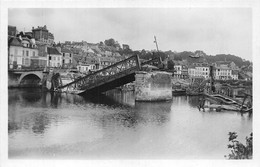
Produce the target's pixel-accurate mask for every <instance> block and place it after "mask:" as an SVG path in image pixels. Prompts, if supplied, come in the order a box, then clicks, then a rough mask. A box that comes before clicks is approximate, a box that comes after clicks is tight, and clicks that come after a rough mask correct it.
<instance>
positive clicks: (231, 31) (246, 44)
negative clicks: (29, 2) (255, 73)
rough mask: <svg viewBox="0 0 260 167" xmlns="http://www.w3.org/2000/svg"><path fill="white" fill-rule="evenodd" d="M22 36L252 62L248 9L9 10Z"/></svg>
mask: <svg viewBox="0 0 260 167" xmlns="http://www.w3.org/2000/svg"><path fill="white" fill-rule="evenodd" d="M8 25H12V26H16V27H17V28H18V30H19V31H31V30H32V27H37V26H44V25H46V26H47V29H48V30H49V31H50V32H51V33H53V34H54V38H55V39H54V40H55V42H64V41H82V40H84V41H87V42H90V43H98V42H100V41H104V40H106V39H109V38H113V39H115V40H116V41H118V42H119V43H120V44H128V45H129V46H130V48H131V49H133V50H142V49H146V50H153V49H156V46H155V43H154V36H156V38H157V42H158V46H159V50H162V51H168V50H172V51H177V52H182V51H196V50H203V51H204V52H205V53H206V54H208V55H216V54H233V55H236V56H239V57H241V58H243V59H246V60H252V11H251V9H250V8H74V9H73V8H48V9H47V8H11V9H9V10H8Z"/></svg>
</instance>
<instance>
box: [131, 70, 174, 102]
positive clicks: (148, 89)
mask: <svg viewBox="0 0 260 167" xmlns="http://www.w3.org/2000/svg"><path fill="white" fill-rule="evenodd" d="M170 99H172V80H171V73H167V72H137V73H136V75H135V100H136V101H163V100H170Z"/></svg>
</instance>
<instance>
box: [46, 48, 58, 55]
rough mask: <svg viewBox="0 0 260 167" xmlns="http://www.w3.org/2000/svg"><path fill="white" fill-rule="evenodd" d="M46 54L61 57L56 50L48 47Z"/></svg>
mask: <svg viewBox="0 0 260 167" xmlns="http://www.w3.org/2000/svg"><path fill="white" fill-rule="evenodd" d="M47 52H48V54H53V55H61V54H60V52H59V51H58V50H57V49H56V48H51V47H48V48H47Z"/></svg>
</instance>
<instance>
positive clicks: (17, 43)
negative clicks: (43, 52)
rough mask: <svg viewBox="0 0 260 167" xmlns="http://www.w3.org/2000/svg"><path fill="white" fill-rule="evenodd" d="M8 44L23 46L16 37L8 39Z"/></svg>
mask: <svg viewBox="0 0 260 167" xmlns="http://www.w3.org/2000/svg"><path fill="white" fill-rule="evenodd" d="M8 45H9V46H21V47H23V45H22V43H21V41H20V39H19V38H16V37H11V38H10V39H9V40H8Z"/></svg>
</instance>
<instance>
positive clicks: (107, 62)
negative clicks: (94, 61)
mask: <svg viewBox="0 0 260 167" xmlns="http://www.w3.org/2000/svg"><path fill="white" fill-rule="evenodd" d="M115 62H116V59H115V58H113V57H100V58H99V69H102V68H105V67H107V66H111V65H112V64H114V63H115Z"/></svg>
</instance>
